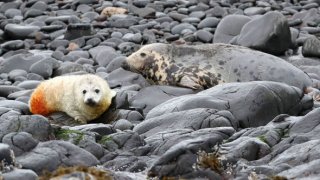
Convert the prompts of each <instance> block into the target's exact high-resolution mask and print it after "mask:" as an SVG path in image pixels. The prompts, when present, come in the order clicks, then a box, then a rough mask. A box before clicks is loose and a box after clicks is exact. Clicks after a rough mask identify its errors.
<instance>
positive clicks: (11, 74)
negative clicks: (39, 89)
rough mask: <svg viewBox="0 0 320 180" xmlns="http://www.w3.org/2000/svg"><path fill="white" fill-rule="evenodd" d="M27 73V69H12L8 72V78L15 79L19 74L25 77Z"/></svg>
mask: <svg viewBox="0 0 320 180" xmlns="http://www.w3.org/2000/svg"><path fill="white" fill-rule="evenodd" d="M27 74H28V73H27V71H25V70H23V69H14V70H12V71H10V72H9V74H8V75H9V76H8V78H9V79H10V80H15V79H16V78H17V77H20V76H23V77H26V76H27Z"/></svg>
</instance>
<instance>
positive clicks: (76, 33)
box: [64, 23, 94, 40]
mask: <svg viewBox="0 0 320 180" xmlns="http://www.w3.org/2000/svg"><path fill="white" fill-rule="evenodd" d="M93 34H94V30H93V27H92V25H91V24H80V23H78V24H69V25H68V27H67V31H66V33H65V36H64V38H65V39H67V40H73V39H77V38H80V37H83V36H90V35H93Z"/></svg>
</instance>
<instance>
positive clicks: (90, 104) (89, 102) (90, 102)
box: [85, 98, 97, 106]
mask: <svg viewBox="0 0 320 180" xmlns="http://www.w3.org/2000/svg"><path fill="white" fill-rule="evenodd" d="M85 103H86V104H87V105H89V106H95V105H96V104H97V102H95V101H94V100H93V99H92V98H89V99H87V100H86V101H85Z"/></svg>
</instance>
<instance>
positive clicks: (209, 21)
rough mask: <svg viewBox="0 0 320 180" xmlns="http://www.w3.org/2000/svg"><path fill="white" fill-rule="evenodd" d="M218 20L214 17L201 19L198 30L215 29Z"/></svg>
mask: <svg viewBox="0 0 320 180" xmlns="http://www.w3.org/2000/svg"><path fill="white" fill-rule="evenodd" d="M219 22H220V20H219V19H218V18H216V17H207V18H205V19H203V20H202V21H201V22H199V24H198V28H200V29H202V28H207V27H212V28H215V27H217V25H218V24H219Z"/></svg>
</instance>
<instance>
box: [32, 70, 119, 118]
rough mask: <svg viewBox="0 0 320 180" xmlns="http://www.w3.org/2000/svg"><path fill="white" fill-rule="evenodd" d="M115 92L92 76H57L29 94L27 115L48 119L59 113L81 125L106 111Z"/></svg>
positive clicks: (98, 78)
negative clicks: (66, 115)
mask: <svg viewBox="0 0 320 180" xmlns="http://www.w3.org/2000/svg"><path fill="white" fill-rule="evenodd" d="M115 95H116V92H115V91H113V90H111V89H110V88H109V85H108V83H107V82H106V81H105V80H104V79H102V78H101V77H99V76H97V75H93V74H85V75H70V76H59V77H55V78H52V79H50V80H46V81H43V82H41V83H40V84H39V85H38V86H37V87H36V89H35V90H34V91H33V93H32V94H31V97H30V100H29V108H30V112H32V113H33V114H41V115H44V116H47V115H49V114H51V113H53V112H57V111H62V112H65V113H67V114H68V115H69V116H71V117H73V118H74V119H75V120H76V121H78V122H80V123H81V124H84V123H87V122H88V121H90V120H93V119H95V118H97V117H99V116H100V115H101V114H102V113H103V112H105V111H106V110H107V109H108V108H109V106H110V104H111V100H112V98H113V97H114V96H115Z"/></svg>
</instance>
